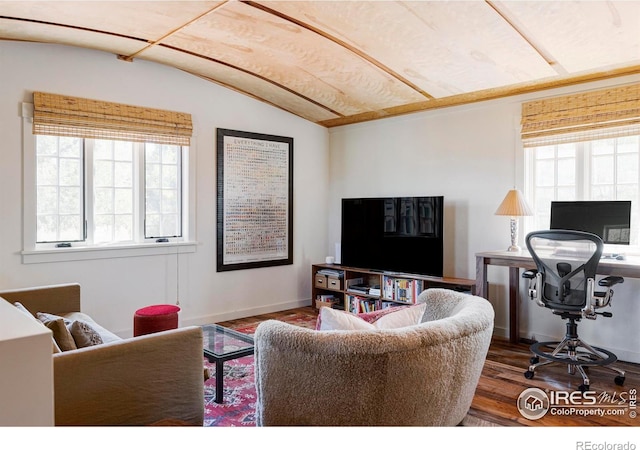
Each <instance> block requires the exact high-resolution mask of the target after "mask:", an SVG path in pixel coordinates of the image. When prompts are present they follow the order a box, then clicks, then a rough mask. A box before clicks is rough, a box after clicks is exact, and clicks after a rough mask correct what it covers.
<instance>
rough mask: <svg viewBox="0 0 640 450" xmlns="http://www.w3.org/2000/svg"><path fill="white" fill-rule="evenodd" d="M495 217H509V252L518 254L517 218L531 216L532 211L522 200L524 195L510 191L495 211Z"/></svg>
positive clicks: (513, 190)
mask: <svg viewBox="0 0 640 450" xmlns="http://www.w3.org/2000/svg"><path fill="white" fill-rule="evenodd" d="M496 215H497V216H510V219H511V246H510V247H509V248H508V249H507V250H508V251H510V252H519V251H520V247H519V246H518V217H521V216H532V215H533V211H531V208H530V207H529V205H528V204H527V201H526V200H525V199H524V195H522V192H520V191H519V190H518V189H511V190H510V191H509V192H507V195H506V197H505V198H504V200H502V203H500V206H498V209H497V210H496Z"/></svg>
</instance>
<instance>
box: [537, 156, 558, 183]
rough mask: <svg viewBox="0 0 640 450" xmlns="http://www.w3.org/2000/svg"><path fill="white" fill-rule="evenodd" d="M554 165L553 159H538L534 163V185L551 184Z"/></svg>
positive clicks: (553, 177)
mask: <svg viewBox="0 0 640 450" xmlns="http://www.w3.org/2000/svg"><path fill="white" fill-rule="evenodd" d="M555 180H556V167H555V162H554V161H553V160H545V161H538V162H537V164H536V186H553V185H554V184H555Z"/></svg>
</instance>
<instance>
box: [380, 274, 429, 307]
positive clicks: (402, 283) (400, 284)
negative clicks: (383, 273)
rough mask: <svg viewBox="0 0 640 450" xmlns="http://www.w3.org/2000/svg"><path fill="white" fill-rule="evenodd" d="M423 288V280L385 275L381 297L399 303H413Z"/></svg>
mask: <svg viewBox="0 0 640 450" xmlns="http://www.w3.org/2000/svg"><path fill="white" fill-rule="evenodd" d="M423 288H424V282H423V280H411V279H407V278H394V277H385V278H384V291H383V292H384V295H383V297H384V298H385V299H388V300H394V301H396V302H401V303H415V302H416V299H417V298H418V295H420V293H421V292H422V291H423Z"/></svg>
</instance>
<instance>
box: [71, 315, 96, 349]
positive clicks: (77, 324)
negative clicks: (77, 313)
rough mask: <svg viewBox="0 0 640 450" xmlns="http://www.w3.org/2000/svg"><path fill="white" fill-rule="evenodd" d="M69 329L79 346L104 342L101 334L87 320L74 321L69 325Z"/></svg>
mask: <svg viewBox="0 0 640 450" xmlns="http://www.w3.org/2000/svg"><path fill="white" fill-rule="evenodd" d="M69 331H70V332H71V336H73V340H74V341H75V343H76V346H77V347H78V348H84V347H89V346H91V345H98V344H102V338H101V337H100V334H98V332H97V331H96V330H94V329H93V328H92V327H91V325H89V324H88V323H87V322H83V321H81V320H76V321H73V322H72V323H71V326H70V327H69Z"/></svg>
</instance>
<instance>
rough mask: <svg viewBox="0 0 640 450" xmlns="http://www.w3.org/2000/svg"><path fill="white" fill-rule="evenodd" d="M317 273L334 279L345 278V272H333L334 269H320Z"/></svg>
mask: <svg viewBox="0 0 640 450" xmlns="http://www.w3.org/2000/svg"><path fill="white" fill-rule="evenodd" d="M316 273H319V274H320V275H326V276H328V277H332V278H342V277H343V276H344V272H343V271H341V270H332V269H320V270H318V271H317V272H316Z"/></svg>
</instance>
